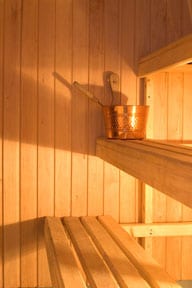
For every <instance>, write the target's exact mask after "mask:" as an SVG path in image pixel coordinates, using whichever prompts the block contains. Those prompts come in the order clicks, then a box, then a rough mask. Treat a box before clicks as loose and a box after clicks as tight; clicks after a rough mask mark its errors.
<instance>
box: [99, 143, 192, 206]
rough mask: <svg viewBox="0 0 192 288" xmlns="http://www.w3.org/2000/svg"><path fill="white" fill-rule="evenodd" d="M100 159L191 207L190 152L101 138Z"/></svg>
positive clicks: (189, 150) (151, 144)
mask: <svg viewBox="0 0 192 288" xmlns="http://www.w3.org/2000/svg"><path fill="white" fill-rule="evenodd" d="M159 144H160V145H159ZM176 149H177V148H176ZM180 149H181V148H180ZM182 149H183V147H182ZM182 151H183V152H182ZM97 155H98V156H99V157H101V158H102V159H103V160H105V161H108V162H109V163H110V164H112V165H114V166H116V167H118V168H120V169H121V170H123V171H125V172H127V173H128V174H130V175H132V176H134V177H137V178H138V179H140V180H141V181H143V182H145V183H146V184H148V185H150V186H152V187H154V188H156V189H158V190H160V191H162V192H163V193H165V194H167V195H169V196H170V197H172V198H173V199H175V200H178V201H180V202H181V203H183V204H185V205H187V206H189V207H192V195H191V194H190V191H191V179H190V173H191V171H190V170H191V166H190V164H191V149H190V148H187V150H185V148H184V149H183V150H180V152H179V151H177V152H176V151H175V148H174V146H172V145H171V146H169V145H168V146H166V145H163V146H162V145H161V143H158V145H157V146H156V144H155V143H154V142H150V141H136V140H134V141H121V140H115V141H114V140H106V139H102V138H100V139H98V140H97Z"/></svg>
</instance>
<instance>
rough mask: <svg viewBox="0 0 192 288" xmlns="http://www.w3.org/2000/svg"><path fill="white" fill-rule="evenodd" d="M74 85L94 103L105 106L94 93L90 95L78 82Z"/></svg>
mask: <svg viewBox="0 0 192 288" xmlns="http://www.w3.org/2000/svg"><path fill="white" fill-rule="evenodd" d="M73 85H74V86H75V87H76V88H78V89H79V91H81V92H82V93H83V94H84V95H86V96H87V97H88V98H89V99H91V100H92V101H94V102H95V103H97V104H99V105H101V106H103V104H102V103H101V102H100V101H99V99H97V98H96V97H95V96H94V95H93V94H92V93H90V92H89V91H88V90H86V89H85V88H84V87H83V86H82V85H81V84H79V83H78V82H77V81H74V82H73Z"/></svg>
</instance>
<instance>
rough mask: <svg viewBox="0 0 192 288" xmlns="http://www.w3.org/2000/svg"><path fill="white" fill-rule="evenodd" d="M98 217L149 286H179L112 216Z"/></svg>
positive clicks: (155, 287)
mask: <svg viewBox="0 0 192 288" xmlns="http://www.w3.org/2000/svg"><path fill="white" fill-rule="evenodd" d="M98 219H99V221H100V222H101V223H102V225H103V226H104V227H105V229H106V230H107V231H108V233H109V234H110V236H111V237H112V238H113V239H114V240H115V242H116V243H117V244H118V245H119V246H120V247H121V249H122V251H123V252H124V253H125V255H127V257H128V258H129V259H130V261H131V262H132V263H133V265H134V266H135V267H136V268H137V270H138V271H139V273H140V274H141V275H142V277H143V278H144V279H145V280H146V281H147V282H148V283H149V285H150V287H154V288H158V287H159V288H160V287H161V288H163V287H165V288H166V287H167V288H168V287H178V288H179V287H180V286H179V285H178V284H176V283H175V281H174V280H173V279H172V277H170V276H169V275H168V274H167V273H166V272H165V271H163V269H162V268H161V267H160V266H159V264H158V263H157V262H156V261H155V260H154V259H153V258H152V257H151V256H150V255H149V253H147V252H146V251H145V250H144V249H143V248H142V247H141V246H140V245H139V244H138V243H137V242H136V241H135V240H134V239H133V238H132V237H131V236H130V235H129V234H128V233H127V232H125V231H124V230H123V229H122V228H121V227H120V225H118V224H117V223H116V222H115V221H114V220H113V219H112V217H110V216H99V217H98Z"/></svg>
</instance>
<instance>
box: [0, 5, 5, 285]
mask: <svg viewBox="0 0 192 288" xmlns="http://www.w3.org/2000/svg"><path fill="white" fill-rule="evenodd" d="M0 11H1V12H0V67H1V68H0V87H1V88H0V95H1V96H0V163H1V164H0V207H1V214H0V226H1V231H0V287H3V165H2V164H3V93H4V91H3V68H4V66H3V56H4V55H3V40H4V22H3V20H4V2H3V1H2V2H0Z"/></svg>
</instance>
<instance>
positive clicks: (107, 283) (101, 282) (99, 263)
mask: <svg viewBox="0 0 192 288" xmlns="http://www.w3.org/2000/svg"><path fill="white" fill-rule="evenodd" d="M63 222H64V224H65V226H66V229H67V230H68V233H69V235H70V238H71V241H72V243H73V246H74V249H75V251H76V253H77V255H78V257H79V260H80V262H81V264H82V267H83V269H84V272H85V274H86V276H87V281H88V283H89V284H90V287H92V288H96V287H100V288H115V287H117V283H116V282H114V280H113V279H112V275H111V273H110V271H109V270H108V268H107V267H106V265H105V264H104V261H103V259H102V258H101V257H100V255H99V254H98V252H97V251H96V249H95V247H94V246H93V244H92V241H91V240H90V238H89V236H88V235H87V233H86V230H85V229H84V227H83V225H82V224H81V222H80V220H79V219H78V218H77V217H64V218H63Z"/></svg>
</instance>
